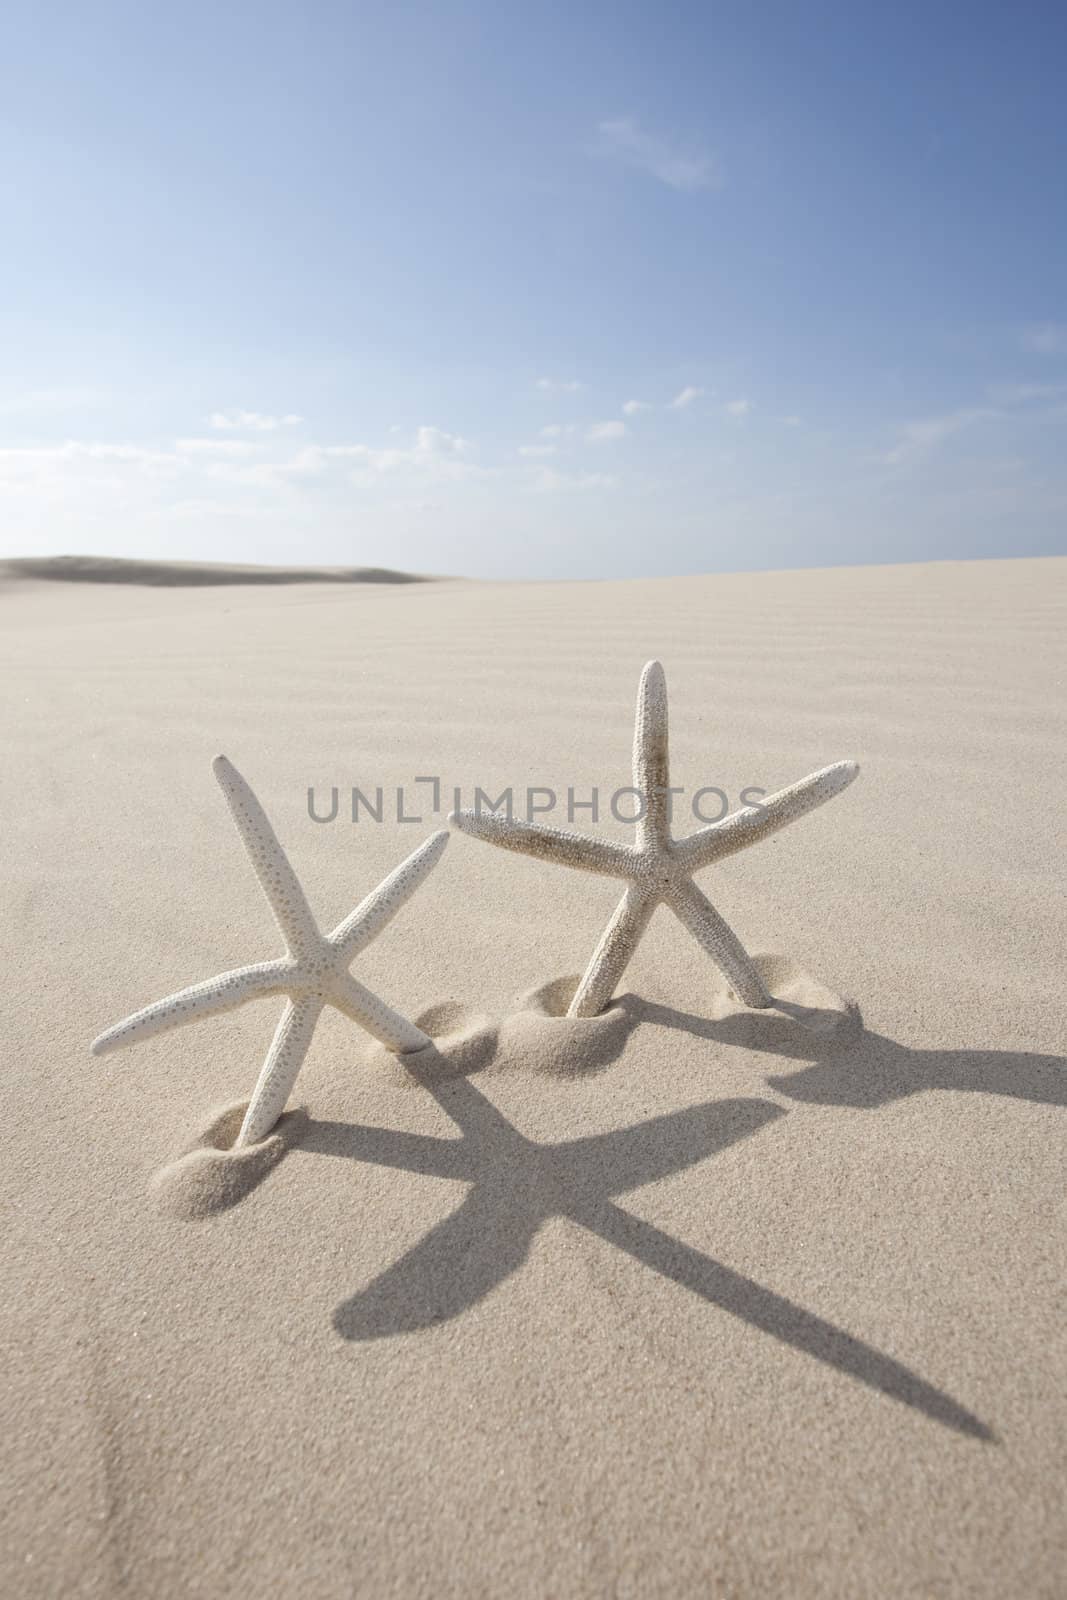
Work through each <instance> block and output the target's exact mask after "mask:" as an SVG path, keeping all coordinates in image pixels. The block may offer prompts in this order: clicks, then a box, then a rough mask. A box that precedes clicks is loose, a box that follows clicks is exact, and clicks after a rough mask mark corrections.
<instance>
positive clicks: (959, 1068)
mask: <svg viewBox="0 0 1067 1600" xmlns="http://www.w3.org/2000/svg"><path fill="white" fill-rule="evenodd" d="M775 1003H776V1005H779V1006H781V1002H775ZM622 1004H623V1005H624V1006H625V1008H626V1011H627V1015H628V1016H629V1018H630V1022H631V1026H636V1025H637V1024H638V1023H639V1022H649V1023H654V1024H658V1025H659V1026H661V1027H667V1028H677V1029H680V1030H682V1031H684V1032H686V1033H692V1034H695V1035H696V1036H697V1037H698V1038H702V1039H712V1040H715V1041H716V1042H717V1043H719V1044H732V1045H739V1046H741V1047H742V1048H744V1049H746V1050H759V1051H762V1052H764V1053H765V1054H768V1055H777V1056H784V1057H787V1058H792V1059H793V1060H799V1061H807V1062H810V1063H811V1064H810V1065H809V1066H806V1067H802V1068H801V1069H800V1070H799V1071H796V1072H789V1073H777V1074H775V1075H774V1076H771V1077H768V1079H767V1082H768V1084H769V1085H770V1086H771V1088H773V1089H775V1090H777V1092H778V1093H779V1094H784V1095H786V1096H787V1097H788V1098H789V1099H791V1100H800V1101H804V1102H805V1103H807V1104H809V1105H824V1106H849V1107H851V1108H852V1109H854V1110H858V1111H873V1110H876V1109H877V1108H878V1107H879V1106H885V1105H890V1104H892V1102H893V1101H895V1100H903V1099H905V1098H906V1097H907V1096H908V1095H912V1094H919V1093H921V1091H922V1090H924V1089H959V1090H967V1091H969V1092H971V1093H975V1094H1001V1095H1006V1096H1007V1097H1008V1098H1010V1099H1014V1100H1030V1101H1032V1102H1034V1103H1035V1104H1037V1105H1047V1106H1067V1057H1064V1056H1053V1055H1042V1054H1040V1053H1038V1052H1035V1051H1028V1050H1019V1051H1015V1050H916V1049H913V1048H911V1047H910V1046H909V1045H903V1044H898V1043H897V1042H896V1040H895V1039H890V1038H888V1037H887V1036H886V1035H885V1034H882V1033H875V1032H873V1031H872V1030H871V1029H868V1028H865V1027H864V1026H863V1022H862V1019H861V1017H860V1015H859V1012H858V1011H854V1012H853V1014H852V1017H851V1018H850V1022H849V1025H848V1026H847V1027H846V1028H844V1029H842V1030H841V1031H840V1033H839V1034H838V1035H833V1034H828V1035H825V1036H822V1035H820V1034H819V1033H817V1032H812V1031H810V1030H809V1029H807V1028H805V1027H802V1026H798V1025H797V1024H796V1023H795V1022H794V1021H792V1020H791V1019H790V1018H789V1017H788V1016H780V1015H774V1014H771V1013H768V1012H757V1013H752V1014H749V1015H738V1016H732V1017H724V1018H722V1019H721V1020H719V1021H709V1020H707V1019H706V1018H704V1017H697V1016H693V1015H691V1014H690V1013H689V1012H686V1011H675V1010H673V1009H672V1008H671V1007H669V1006H660V1005H655V1004H653V1003H651V1002H649V1001H646V1000H639V999H638V998H637V997H636V996H635V995H625V996H623V999H622Z"/></svg>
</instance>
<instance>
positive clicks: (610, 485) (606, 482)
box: [530, 467, 617, 494]
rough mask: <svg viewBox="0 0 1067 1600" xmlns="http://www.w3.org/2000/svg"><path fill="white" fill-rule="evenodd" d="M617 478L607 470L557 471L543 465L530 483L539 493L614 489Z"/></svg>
mask: <svg viewBox="0 0 1067 1600" xmlns="http://www.w3.org/2000/svg"><path fill="white" fill-rule="evenodd" d="M616 483H617V479H615V478H612V477H610V476H609V474H607V473H606V472H557V471H556V469H555V468H554V467H542V468H541V469H540V471H539V472H538V474H537V476H536V478H535V479H534V481H533V482H532V484H531V485H530V488H531V489H533V490H534V491H535V492H536V493H537V494H559V493H564V492H566V491H567V490H570V489H614V488H615V486H616Z"/></svg>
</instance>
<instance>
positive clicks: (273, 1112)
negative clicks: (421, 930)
mask: <svg viewBox="0 0 1067 1600" xmlns="http://www.w3.org/2000/svg"><path fill="white" fill-rule="evenodd" d="M214 772H215V776H216V778H217V779H218V781H219V784H220V785H221V788H222V792H223V794H224V795H225V796H226V800H227V803H228V805H229V807H230V812H231V814H232V816H233V820H234V823H235V824H236V827H237V831H238V833H239V834H240V835H241V840H242V842H243V844H244V847H245V849H246V850H247V852H248V856H249V860H250V861H251V863H252V866H253V868H254V869H255V873H256V877H257V878H258V879H259V882H260V886H261V888H262V890H263V893H264V894H265V895H266V897H267V900H268V902H269V904H270V908H271V910H272V911H273V912H274V917H275V920H276V922H277V924H278V927H279V928H280V929H281V932H282V937H283V938H284V940H285V944H286V954H285V955H284V956H280V957H279V958H278V959H277V960H275V961H260V962H257V963H256V964H255V965H254V966H249V967H237V968H235V969H234V970H233V971H231V972H223V973H220V975H219V976H218V977H217V978H208V979H207V980H206V982H204V983H194V984H192V985H191V987H189V988H188V989H182V990H181V991H180V992H179V993H178V994H172V995H169V996H168V997H167V999H166V1000H157V1001H156V1003H155V1005H151V1006H146V1007H145V1008H144V1010H143V1011H137V1012H135V1013H134V1014H133V1016H132V1017H127V1018H126V1019H125V1021H123V1022H117V1023H116V1024H115V1026H114V1027H113V1028H108V1030H107V1032H106V1033H102V1034H101V1035H100V1037H99V1038H98V1039H94V1040H93V1043H92V1045H91V1047H90V1048H91V1050H92V1053H93V1055H94V1056H103V1055H107V1054H108V1053H109V1052H110V1051H112V1050H118V1049H120V1048H121V1047H122V1046H123V1045H127V1044H133V1043H134V1042H135V1041H136V1040H138V1039H149V1038H151V1037H152V1035H153V1034H156V1033H165V1032H166V1031H167V1030H168V1029H170V1028H180V1027H181V1026H182V1025H183V1023H186V1022H193V1021H195V1020H196V1019H197V1018H198V1017H214V1016H217V1015H219V1013H220V1012H223V1011H232V1010H233V1009H234V1008H235V1007H236V1006H240V1005H244V1003H245V1002H246V1001H247V1000H259V999H261V998H262V997H263V996H264V995H271V994H285V995H288V997H289V999H288V1003H287V1004H286V1007H285V1011H284V1012H283V1013H282V1018H281V1021H280V1022H279V1024H278V1029H277V1032H276V1033H275V1035H274V1039H273V1041H272V1043H271V1047H270V1049H269V1051H268V1052H267V1059H266V1060H265V1061H264V1063H263V1068H262V1071H261V1072H260V1074H259V1079H258V1081H257V1083H256V1087H255V1091H254V1093H253V1095H252V1099H251V1102H250V1103H249V1107H248V1111H247V1113H246V1115H245V1119H244V1122H243V1123H242V1125H241V1130H240V1132H239V1133H238V1135H237V1140H236V1145H237V1146H242V1145H249V1144H255V1143H257V1141H258V1140H260V1139H262V1138H263V1137H264V1135H265V1134H267V1133H269V1132H270V1130H271V1128H272V1127H273V1126H274V1124H275V1123H276V1122H277V1120H278V1118H279V1117H280V1116H281V1114H282V1111H283V1109H284V1107H285V1102H286V1101H287V1100H288V1098H289V1093H290V1091H291V1089H292V1087H293V1084H294V1083H295V1082H296V1078H297V1074H298V1072H299V1071H300V1068H301V1066H302V1065H303V1062H304V1057H305V1056H306V1054H307V1051H308V1046H309V1045H310V1043H311V1036H312V1034H313V1033H314V1031H315V1024H316V1023H317V1022H318V1020H319V1014H320V1012H321V1011H322V1008H323V1007H324V1006H327V1005H331V1006H335V1007H336V1008H337V1010H338V1011H341V1012H343V1013H344V1015H345V1016H346V1017H350V1018H351V1019H352V1021H353V1022H358V1023H359V1025H360V1027H362V1028H365V1029H366V1031H367V1032H368V1033H370V1034H373V1036H374V1038H376V1039H380V1040H381V1042H382V1043H383V1044H384V1045H385V1046H386V1047H387V1048H388V1049H390V1050H394V1051H398V1052H400V1051H405V1052H406V1051H411V1050H422V1049H424V1048H425V1046H426V1045H428V1044H429V1043H430V1040H429V1039H428V1038H427V1036H426V1034H424V1033H423V1032H422V1031H421V1030H420V1029H419V1028H416V1027H415V1025H414V1024H413V1023H411V1022H408V1020H407V1018H406V1017H402V1016H401V1015H400V1013H399V1012H397V1011H394V1010H393V1009H392V1008H391V1007H390V1006H387V1005H386V1004H385V1002H384V1000H379V999H378V997H377V995H374V994H371V992H370V990H369V989H365V988H364V987H363V985H362V984H361V983H357V982H356V980H355V978H353V976H352V974H351V973H350V972H349V970H348V968H349V966H350V965H351V963H352V961H353V960H354V958H355V957H356V956H357V955H358V954H359V952H360V951H361V950H363V949H365V948H366V946H367V945H368V944H370V942H371V940H372V939H373V938H375V937H376V935H377V934H379V933H380V932H381V931H382V929H383V928H384V927H385V926H386V924H387V923H388V922H391V921H392V919H393V917H395V915H396V913H397V912H398V911H399V910H400V907H401V906H402V905H403V904H404V902H405V901H406V900H407V899H409V898H410V896H411V895H413V894H414V892H415V890H416V889H417V888H418V886H419V884H420V883H421V882H422V880H423V879H424V878H425V877H426V875H427V874H428V873H429V872H430V870H431V868H432V867H433V866H434V865H435V864H436V863H437V862H438V861H439V860H440V858H441V854H442V852H443V851H444V848H445V845H446V844H447V843H448V832H447V830H446V829H444V828H442V829H440V830H439V831H438V832H437V833H435V834H434V835H433V836H432V837H431V838H429V839H427V840H426V842H425V844H422V845H420V846H419V848H418V849H417V850H414V851H413V852H412V853H411V855H409V856H408V857H407V859H406V860H405V861H402V862H401V863H400V865H399V866H398V867H396V868H395V869H394V871H392V872H391V873H390V874H389V876H388V877H387V878H386V879H384V881H383V882H382V883H380V884H379V885H378V887H377V889H374V890H373V891H372V892H371V893H370V894H369V895H368V896H367V897H366V899H365V900H363V901H361V903H360V904H359V905H358V906H357V907H356V909H355V910H354V911H353V912H351V913H350V914H349V915H348V916H347V917H346V918H345V920H344V921H343V922H341V923H339V924H338V926H337V927H336V928H334V930H333V932H332V933H329V934H326V935H323V934H322V933H320V932H319V928H318V926H317V924H316V922H315V919H314V917H313V916H312V914H311V909H310V907H309V906H308V903H307V900H306V899H305V898H304V891H303V889H302V888H301V887H300V883H299V880H298V879H297V876H296V874H295V872H294V871H293V869H292V867H291V866H290V865H289V861H288V858H287V857H286V854H285V851H284V850H283V849H282V847H281V845H280V844H279V843H278V839H277V836H276V834H275V832H274V829H273V828H272V827H271V825H270V823H269V821H268V820H267V815H266V813H265V811H264V810H263V807H262V806H261V805H260V803H259V801H258V800H257V799H256V797H255V795H254V794H253V793H252V790H251V789H250V788H249V786H248V784H247V783H246V782H245V780H244V779H243V778H242V777H241V774H240V773H239V772H238V771H237V768H236V767H234V766H233V765H231V763H230V762H229V761H227V759H226V757H225V756H218V757H217V758H216V760H215V762H214Z"/></svg>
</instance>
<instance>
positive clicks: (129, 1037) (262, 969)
mask: <svg viewBox="0 0 1067 1600" xmlns="http://www.w3.org/2000/svg"><path fill="white" fill-rule="evenodd" d="M289 970H290V969H289V964H288V962H285V961H261V962H260V963H259V965H258V966H253V967H235V968H234V969H233V971H232V972H222V973H220V974H219V976H218V977H217V978H208V979H206V981H205V982H204V983H194V984H191V985H190V986H189V988H188V989H181V990H179V991H178V993H177V994H171V995H168V996H167V998H166V999H165V1000H157V1001H156V1002H155V1004H154V1005H150V1006H145V1008H144V1010H143V1011H135V1012H134V1014H133V1016H132V1017H126V1018H125V1019H124V1020H123V1021H122V1022H116V1024H115V1026H114V1027H113V1028H108V1029H107V1030H106V1032H104V1033H102V1034H101V1035H100V1037H99V1038H98V1039H94V1040H93V1042H92V1044H91V1045H90V1046H89V1048H90V1050H91V1051H92V1053H93V1055H94V1056H106V1055H109V1054H110V1053H111V1051H112V1050H120V1049H121V1048H122V1047H123V1045H127V1044H135V1043H137V1042H138V1041H139V1040H141V1039H151V1037H152V1035H153V1034H156V1033H167V1032H168V1031H169V1030H170V1029H171V1028H180V1027H181V1026H182V1024H183V1023H185V1022H196V1021H197V1020H198V1019H199V1018H201V1017H215V1016H218V1015H219V1014H220V1013H221V1012H224V1011H233V1010H234V1008H235V1007H236V1006H243V1005H244V1003H245V1001H246V1000H258V999H259V998H260V997H261V996H262V995H267V994H277V993H279V992H280V991H281V990H283V989H284V987H285V984H286V981H287V978H288V975H289Z"/></svg>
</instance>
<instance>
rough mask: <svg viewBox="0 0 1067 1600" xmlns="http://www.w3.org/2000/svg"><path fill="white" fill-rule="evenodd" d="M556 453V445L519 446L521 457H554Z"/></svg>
mask: <svg viewBox="0 0 1067 1600" xmlns="http://www.w3.org/2000/svg"><path fill="white" fill-rule="evenodd" d="M555 453H556V447H555V445H554V444H520V446H519V455H520V456H554V455H555Z"/></svg>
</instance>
